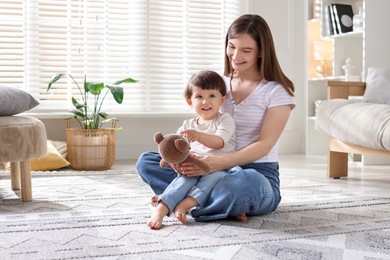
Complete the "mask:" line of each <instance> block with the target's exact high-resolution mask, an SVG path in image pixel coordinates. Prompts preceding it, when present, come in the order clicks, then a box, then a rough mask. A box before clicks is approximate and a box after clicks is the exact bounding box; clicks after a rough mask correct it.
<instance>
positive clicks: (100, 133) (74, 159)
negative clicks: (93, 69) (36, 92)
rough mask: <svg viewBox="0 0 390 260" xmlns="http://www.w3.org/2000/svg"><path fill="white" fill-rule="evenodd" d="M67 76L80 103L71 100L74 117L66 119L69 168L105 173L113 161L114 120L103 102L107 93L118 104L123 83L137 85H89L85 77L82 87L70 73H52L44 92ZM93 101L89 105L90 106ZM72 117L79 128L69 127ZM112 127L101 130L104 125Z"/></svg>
mask: <svg viewBox="0 0 390 260" xmlns="http://www.w3.org/2000/svg"><path fill="white" fill-rule="evenodd" d="M64 77H69V78H70V79H71V80H72V82H73V83H74V84H75V85H76V86H77V89H78V91H79V93H80V97H81V100H79V101H78V100H77V99H76V98H75V97H72V105H73V106H74V109H72V110H70V111H69V112H70V113H72V114H73V115H72V116H71V117H70V118H68V123H67V129H66V142H67V159H68V161H69V162H70V166H71V167H72V168H74V169H76V170H107V169H109V168H111V166H112V165H113V163H114V162H115V131H116V130H118V128H116V119H115V118H109V117H108V115H107V113H105V112H103V111H101V109H102V105H103V102H104V100H105V99H106V97H107V95H109V93H110V94H111V95H112V97H113V98H114V100H115V101H116V102H117V103H118V104H121V103H122V102H123V96H124V91H123V88H122V87H121V86H119V85H120V84H122V83H136V82H138V81H137V80H135V79H133V78H125V79H121V80H117V81H115V82H114V83H111V84H106V83H104V82H89V81H87V77H86V76H84V83H83V88H81V87H80V85H79V84H78V83H77V81H76V80H75V79H74V77H73V76H72V75H70V74H55V75H54V76H53V77H52V78H51V80H50V81H49V84H48V87H47V91H49V90H50V89H51V87H52V85H53V84H54V83H56V82H57V81H59V80H60V79H61V78H64ZM89 102H92V106H90V105H89ZM71 118H74V119H75V120H76V121H77V122H78V124H79V125H80V128H71V127H70V121H69V120H70V119H71ZM108 122H110V123H111V127H103V124H104V123H108Z"/></svg>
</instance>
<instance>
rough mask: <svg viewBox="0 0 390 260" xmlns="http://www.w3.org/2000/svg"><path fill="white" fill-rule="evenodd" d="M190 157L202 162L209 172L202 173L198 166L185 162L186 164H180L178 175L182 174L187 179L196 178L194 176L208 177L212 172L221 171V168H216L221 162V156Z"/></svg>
mask: <svg viewBox="0 0 390 260" xmlns="http://www.w3.org/2000/svg"><path fill="white" fill-rule="evenodd" d="M192 156H193V157H195V158H196V159H199V160H201V161H202V162H204V163H206V164H207V165H208V166H209V168H210V170H209V172H204V171H202V170H201V169H200V168H199V167H198V166H196V165H194V164H192V163H187V162H186V163H182V164H181V167H180V170H179V173H180V174H183V175H185V176H188V177H196V176H204V175H208V174H210V173H212V172H215V171H218V170H222V169H223V167H221V168H220V166H218V163H220V162H221V156H212V155H207V156H199V155H195V154H192Z"/></svg>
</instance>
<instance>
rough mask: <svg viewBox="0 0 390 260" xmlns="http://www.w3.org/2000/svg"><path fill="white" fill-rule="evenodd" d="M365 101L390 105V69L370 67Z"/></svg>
mask: <svg viewBox="0 0 390 260" xmlns="http://www.w3.org/2000/svg"><path fill="white" fill-rule="evenodd" d="M363 102H369V103H379V104H388V105H390V69H386V68H368V70H367V78H366V90H365V92H364V96H363Z"/></svg>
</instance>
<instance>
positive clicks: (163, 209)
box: [146, 202, 169, 229]
mask: <svg viewBox="0 0 390 260" xmlns="http://www.w3.org/2000/svg"><path fill="white" fill-rule="evenodd" d="M168 213H169V208H168V207H167V206H166V205H165V203H163V202H160V203H159V204H158V205H157V207H156V208H155V210H154V212H153V214H152V216H151V217H150V219H149V220H148V221H147V222H146V225H147V226H148V227H150V228H151V229H160V228H161V226H162V222H163V219H164V217H165V216H166V215H167V214H168Z"/></svg>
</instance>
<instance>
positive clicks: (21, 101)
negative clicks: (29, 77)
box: [0, 86, 39, 116]
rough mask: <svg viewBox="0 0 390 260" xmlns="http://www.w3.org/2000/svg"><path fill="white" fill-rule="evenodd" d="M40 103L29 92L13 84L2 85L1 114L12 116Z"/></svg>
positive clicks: (0, 93)
mask: <svg viewBox="0 0 390 260" xmlns="http://www.w3.org/2000/svg"><path fill="white" fill-rule="evenodd" d="M38 105H39V102H38V101H37V100H36V99H35V98H34V97H33V96H31V95H30V94H29V93H28V92H26V91H24V90H22V89H18V88H16V87H11V86H0V116H12V115H15V114H19V113H22V112H25V111H27V110H30V109H32V108H33V107H36V106H38Z"/></svg>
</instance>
